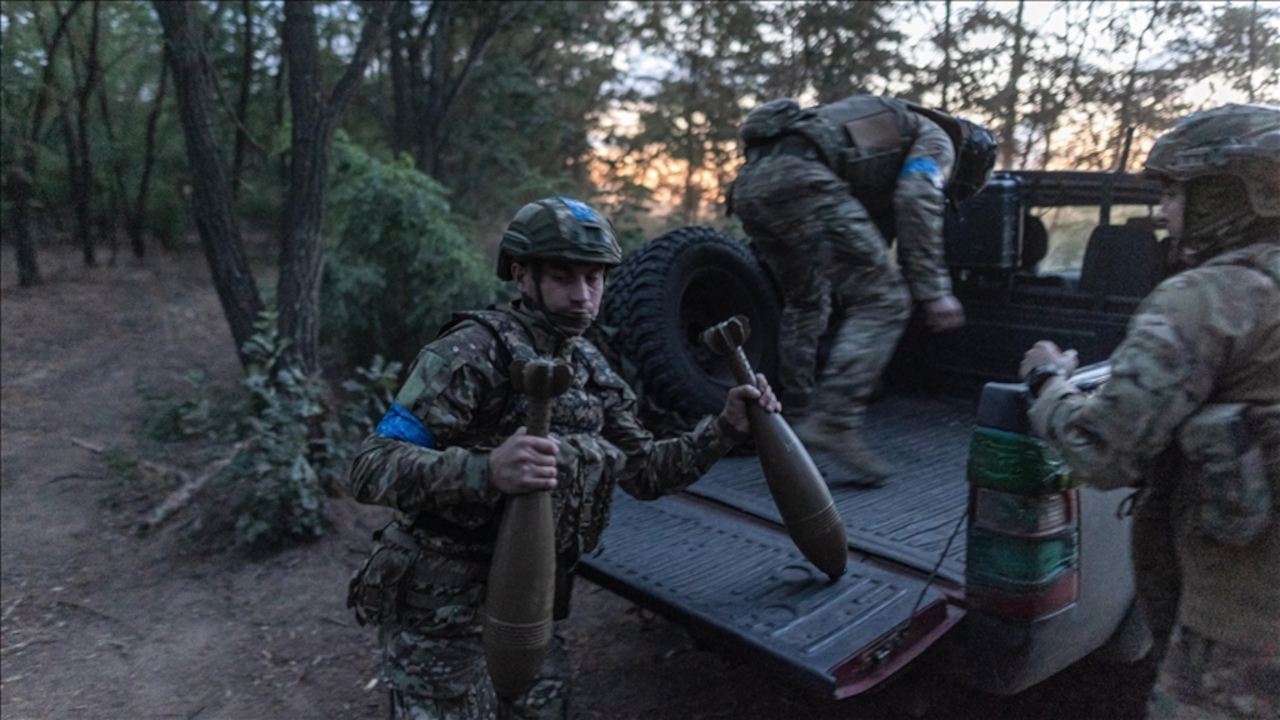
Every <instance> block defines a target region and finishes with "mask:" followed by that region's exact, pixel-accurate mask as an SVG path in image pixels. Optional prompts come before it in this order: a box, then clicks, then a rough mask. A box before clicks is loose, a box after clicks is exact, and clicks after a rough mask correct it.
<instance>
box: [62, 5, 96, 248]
mask: <svg viewBox="0 0 1280 720" xmlns="http://www.w3.org/2000/svg"><path fill="white" fill-rule="evenodd" d="M98 10H99V2H98V0H94V2H93V21H92V23H91V24H90V31H89V50H88V55H86V57H85V63H84V67H85V77H84V82H83V83H77V85H78V87H77V88H76V135H75V155H76V156H77V159H78V160H79V162H78V163H71V162H70V161H71V157H70V156H71V154H72V151H71V149H70V148H68V158H67V159H68V169H71V167H72V166H73V165H74V171H73V172H74V180H73V181H72V183H71V190H72V193H71V202H72V205H73V206H74V207H75V213H76V240H77V241H79V243H80V247H81V250H82V251H83V253H84V264H85V265H87V266H89V267H94V266H96V265H97V264H98V261H97V257H96V256H95V253H94V247H93V236H94V232H93V157H92V155H91V153H90V148H89V99H90V98H91V97H92V96H93V87H94V85H95V84H97V82H98V76H99V74H100V72H99V70H100V66H99V63H98ZM73 56H74V53H73ZM72 62H73V65H74V59H73V61H72Z"/></svg>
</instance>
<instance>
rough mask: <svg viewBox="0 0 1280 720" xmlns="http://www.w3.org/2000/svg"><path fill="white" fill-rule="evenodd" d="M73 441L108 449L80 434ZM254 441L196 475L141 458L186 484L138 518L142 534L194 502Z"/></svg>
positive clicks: (147, 465)
mask: <svg viewBox="0 0 1280 720" xmlns="http://www.w3.org/2000/svg"><path fill="white" fill-rule="evenodd" d="M70 440H71V442H73V443H75V444H76V445H79V446H80V447H82V448H84V449H85V450H89V451H91V452H95V453H98V454H102V453H104V452H106V448H104V447H103V446H101V445H98V444H96V443H91V442H89V441H88V440H81V439H80V438H77V437H72V438H70ZM253 443H254V440H253V438H250V439H248V440H241V441H240V442H238V443H236V444H235V445H233V446H232V448H231V453H230V454H228V455H227V456H226V457H224V458H222V459H220V460H215V461H213V462H212V463H210V464H209V466H208V467H207V468H206V469H205V471H204V473H203V474H202V475H199V476H198V477H195V478H192V477H191V475H190V474H189V473H187V472H185V471H183V470H179V469H178V468H175V467H172V466H169V465H162V464H160V463H154V462H151V461H150V460H143V459H139V460H138V464H139V465H141V466H142V467H144V468H146V469H148V470H150V471H152V472H156V473H160V474H162V475H172V476H174V477H176V478H178V480H179V481H180V482H181V483H182V484H181V485H179V486H178V488H177V489H176V490H174V491H173V492H171V493H169V496H168V497H166V498H165V499H164V501H163V502H161V503H160V504H159V505H157V506H155V507H154V508H152V509H151V511H150V512H148V513H147V514H146V515H144V516H143V517H142V519H141V520H139V521H138V525H137V527H136V531H137V533H138V534H139V535H145V534H146V533H148V532H150V531H151V530H154V529H155V528H156V527H157V526H158V525H160V523H162V522H164V521H165V520H166V519H168V517H169V516H170V515H172V514H174V513H175V512H177V511H178V510H179V509H181V508H182V507H183V506H184V505H186V504H187V503H188V502H190V500H191V498H192V497H193V496H194V495H195V494H196V493H197V492H199V491H200V490H201V488H203V487H204V486H205V485H207V484H208V483H209V481H210V480H212V479H213V478H214V476H216V475H217V474H218V473H219V472H220V471H221V470H222V469H223V468H225V467H226V466H227V465H229V464H230V463H231V461H232V460H234V459H235V457H236V455H238V454H240V451H241V450H244V449H245V448H247V447H249V446H250V445H252V444H253Z"/></svg>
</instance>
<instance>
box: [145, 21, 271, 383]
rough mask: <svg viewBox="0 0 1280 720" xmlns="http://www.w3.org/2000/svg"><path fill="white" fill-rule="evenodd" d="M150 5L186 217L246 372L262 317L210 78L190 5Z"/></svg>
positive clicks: (199, 31) (199, 34)
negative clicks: (174, 115)
mask: <svg viewBox="0 0 1280 720" xmlns="http://www.w3.org/2000/svg"><path fill="white" fill-rule="evenodd" d="M152 5H153V7H154V8H155V10H156V14H157V15H159V16H160V24H161V26H162V27H163V29H164V37H165V57H166V60H167V62H168V63H169V69H170V70H171V71H172V73H173V84H174V88H175V90H176V91H177V100H178V119H179V121H180V122H181V124H182V133H183V136H184V137H185V139H186V145H187V158H188V162H189V163H190V167H191V214H192V218H193V219H194V220H195V224H196V229H197V230H198V231H199V233H200V244H201V246H202V247H203V248H204V253H205V258H206V260H208V262H209V270H210V272H211V274H212V275H213V284H214V287H215V288H216V289H217V291H218V300H219V301H220V302H221V303H222V312H223V314H224V315H226V318H227V324H228V325H230V326H231V336H232V337H233V338H234V339H235V343H236V351H237V353H239V355H240V362H241V364H242V365H245V366H246V367H247V366H248V358H246V357H245V355H244V353H243V348H244V344H245V342H247V341H248V340H249V338H250V337H252V335H253V332H254V329H253V323H254V321H255V320H257V318H258V315H259V313H261V312H262V299H261V297H260V296H259V294H258V285H257V283H256V282H255V281H254V279H253V274H252V272H251V271H250V269H249V264H248V262H247V260H246V259H245V253H244V243H243V242H242V240H241V237H240V228H239V226H238V225H237V224H236V220H235V216H234V215H233V214H232V208H231V192H230V186H229V183H228V181H227V174H226V173H227V171H226V167H227V164H226V161H225V159H224V157H223V148H222V144H221V141H220V138H219V133H218V127H217V119H216V115H215V113H214V111H213V94H214V93H213V88H212V85H211V83H212V78H211V77H210V75H209V65H208V59H207V57H206V56H205V52H204V46H203V42H202V39H201V32H202V31H201V28H200V25H199V22H198V21H197V20H196V17H195V14H194V13H193V8H192V3H191V2H190V0H181V1H180V2H177V1H168V0H156V1H155V2H153V3H152Z"/></svg>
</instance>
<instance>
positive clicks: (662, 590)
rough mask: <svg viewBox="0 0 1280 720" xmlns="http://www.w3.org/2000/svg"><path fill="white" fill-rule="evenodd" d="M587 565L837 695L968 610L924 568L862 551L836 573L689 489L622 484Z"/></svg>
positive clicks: (770, 530)
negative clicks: (897, 566) (659, 492)
mask: <svg viewBox="0 0 1280 720" xmlns="http://www.w3.org/2000/svg"><path fill="white" fill-rule="evenodd" d="M581 572H582V574H583V576H585V577H586V578H588V579H590V580H592V581H593V582H596V583H598V584H600V585H602V586H604V587H606V588H608V589H610V590H612V591H614V592H616V593H618V594H619V595H622V596H623V597H626V598H628V599H630V600H632V601H634V602H636V603H638V604H641V605H644V606H646V607H650V608H652V609H654V610H655V611H657V612H659V613H661V614H663V615H666V616H668V617H670V618H671V619H673V620H674V621H676V622H678V623H680V624H682V625H685V626H686V627H688V628H689V629H690V630H691V631H693V632H694V634H696V635H700V636H703V637H706V638H708V639H711V640H713V641H714V642H716V643H717V644H720V645H721V646H723V647H726V648H731V649H733V650H734V651H740V652H743V653H749V654H751V655H752V656H754V659H756V660H757V661H760V662H763V663H766V664H769V665H772V666H774V667H775V668H776V669H777V670H780V671H783V672H787V673H788V674H790V675H791V676H792V678H793V679H794V680H796V681H798V682H800V683H802V684H807V685H809V686H810V687H813V688H814V689H817V690H819V691H823V692H826V693H828V694H829V695H831V696H833V697H847V696H850V695H855V694H857V693H859V692H862V691H864V690H866V689H869V688H870V687H873V686H874V685H876V684H877V683H879V682H880V681H881V680H883V679H884V678H886V677H888V676H889V675H891V674H892V673H893V672H894V671H896V670H897V669H898V668H900V667H901V666H902V665H905V664H906V663H907V662H908V661H910V660H911V659H912V658H914V657H915V656H916V655H917V654H919V652H921V651H922V650H924V648H926V647H928V646H929V645H930V644H932V643H933V641H934V640H936V639H937V638H938V637H941V636H942V634H943V633H944V632H945V631H946V630H947V629H949V628H950V627H951V626H952V625H953V624H955V622H956V621H958V620H959V619H960V618H961V617H962V612H961V611H959V610H958V609H956V608H954V607H952V606H949V605H948V604H947V603H946V599H945V597H944V596H943V594H942V593H941V592H940V591H939V589H938V588H937V587H927V586H926V582H925V580H924V579H923V578H921V577H918V576H907V575H904V574H900V573H895V572H892V571H889V570H886V569H883V568H878V567H875V566H873V565H871V564H869V563H865V562H862V561H860V560H859V559H858V558H856V557H851V558H850V562H849V566H848V571H847V572H846V573H845V574H844V575H843V576H841V577H840V578H839V579H837V580H836V581H834V582H832V581H830V580H828V579H827V577H826V576H825V575H823V574H822V573H821V572H819V571H818V570H817V569H816V568H814V567H813V566H812V565H810V564H809V562H808V561H806V560H805V559H804V558H803V556H801V555H800V552H799V551H798V550H796V548H795V545H794V544H792V542H791V539H790V538H789V537H788V536H787V535H786V533H785V532H784V531H783V530H782V529H781V528H780V527H777V526H771V525H769V524H767V523H762V522H754V521H749V520H746V519H744V518H743V517H742V516H740V515H737V514H734V513H732V512H731V511H727V510H725V509H724V508H720V507H717V506H715V505H713V504H712V503H708V502H706V501H704V500H699V499H697V498H692V497H688V496H685V495H681V496H676V497H671V498H663V499H662V500H658V501H656V502H640V501H638V500H635V499H633V498H631V497H630V496H627V495H625V494H622V493H619V494H618V495H617V496H615V498H614V507H613V515H612V519H611V522H610V525H609V530H608V532H606V534H605V539H604V551H603V552H602V553H601V554H599V555H597V556H594V557H589V558H584V560H583V562H582V566H581ZM913 608H918V609H917V610H916V614H915V620H914V622H908V621H909V619H910V618H911V617H912V610H913Z"/></svg>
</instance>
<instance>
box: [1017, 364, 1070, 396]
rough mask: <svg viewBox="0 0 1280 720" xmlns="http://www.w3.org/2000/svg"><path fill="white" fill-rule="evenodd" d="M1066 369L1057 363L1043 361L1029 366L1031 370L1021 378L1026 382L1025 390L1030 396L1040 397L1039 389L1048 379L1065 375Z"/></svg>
mask: <svg viewBox="0 0 1280 720" xmlns="http://www.w3.org/2000/svg"><path fill="white" fill-rule="evenodd" d="M1066 376H1067V369H1066V368H1064V367H1062V366H1061V365H1058V364H1057V363H1045V364H1043V365H1037V366H1035V367H1034V368H1031V372H1029V373H1027V377H1026V378H1025V379H1024V380H1023V382H1025V383H1026V384H1027V390H1028V391H1029V392H1030V393H1031V395H1032V397H1040V389H1041V388H1043V387H1044V384H1045V383H1047V382H1049V380H1050V379H1052V378H1055V377H1066Z"/></svg>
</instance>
